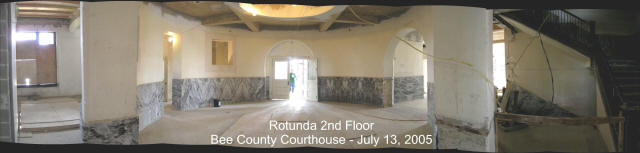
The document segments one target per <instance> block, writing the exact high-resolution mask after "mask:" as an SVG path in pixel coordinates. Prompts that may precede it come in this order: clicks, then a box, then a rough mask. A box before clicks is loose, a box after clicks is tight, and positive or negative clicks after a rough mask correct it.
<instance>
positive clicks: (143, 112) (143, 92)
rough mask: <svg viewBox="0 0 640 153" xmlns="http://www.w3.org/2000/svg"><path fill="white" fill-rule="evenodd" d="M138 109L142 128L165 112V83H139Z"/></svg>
mask: <svg viewBox="0 0 640 153" xmlns="http://www.w3.org/2000/svg"><path fill="white" fill-rule="evenodd" d="M137 92H138V93H137V95H136V97H137V100H136V104H137V109H138V118H139V119H140V126H139V127H140V130H142V129H144V127H146V126H147V125H149V124H151V123H153V122H155V121H157V120H158V119H160V118H161V117H162V115H163V114H164V83H163V82H152V83H145V84H141V85H138V87H137Z"/></svg>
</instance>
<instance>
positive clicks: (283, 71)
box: [274, 61, 289, 80]
mask: <svg viewBox="0 0 640 153" xmlns="http://www.w3.org/2000/svg"><path fill="white" fill-rule="evenodd" d="M274 69H275V72H274V73H275V76H274V78H275V79H276V80H285V79H288V78H289V77H288V76H287V75H288V74H287V73H288V71H287V69H289V62H286V61H285V62H275V65H274Z"/></svg>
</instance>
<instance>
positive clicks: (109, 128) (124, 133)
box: [82, 117, 139, 145]
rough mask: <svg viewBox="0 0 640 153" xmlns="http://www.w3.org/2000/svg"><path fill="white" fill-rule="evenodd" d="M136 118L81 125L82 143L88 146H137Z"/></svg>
mask: <svg viewBox="0 0 640 153" xmlns="http://www.w3.org/2000/svg"><path fill="white" fill-rule="evenodd" d="M138 131H139V129H138V117H131V118H127V119H122V120H114V121H108V122H102V123H90V124H83V125H82V141H84V142H85V143H90V144H118V145H130V144H138Z"/></svg>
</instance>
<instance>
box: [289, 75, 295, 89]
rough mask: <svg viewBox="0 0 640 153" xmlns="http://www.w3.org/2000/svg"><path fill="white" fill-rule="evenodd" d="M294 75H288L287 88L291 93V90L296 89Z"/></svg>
mask: <svg viewBox="0 0 640 153" xmlns="http://www.w3.org/2000/svg"><path fill="white" fill-rule="evenodd" d="M295 83H296V74H294V73H289V88H290V89H291V93H293V89H295V88H296V85H295Z"/></svg>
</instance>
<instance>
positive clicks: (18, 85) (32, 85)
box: [16, 31, 60, 88]
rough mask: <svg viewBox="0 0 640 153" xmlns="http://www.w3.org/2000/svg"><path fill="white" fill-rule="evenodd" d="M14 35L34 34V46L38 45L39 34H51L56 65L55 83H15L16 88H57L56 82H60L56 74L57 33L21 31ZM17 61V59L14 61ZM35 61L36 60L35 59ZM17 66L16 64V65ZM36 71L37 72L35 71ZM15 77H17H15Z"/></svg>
mask: <svg viewBox="0 0 640 153" xmlns="http://www.w3.org/2000/svg"><path fill="white" fill-rule="evenodd" d="M16 33H35V35H36V39H35V40H34V45H40V33H52V34H53V44H51V45H53V46H54V47H53V48H54V54H55V57H54V58H55V64H56V74H55V75H56V81H55V82H53V83H38V84H28V85H27V84H18V83H17V82H16V87H17V88H40V87H58V85H59V84H58V82H59V81H60V80H58V79H59V76H58V75H59V74H58V41H57V40H58V39H57V38H58V35H57V32H55V31H21V32H16ZM16 60H19V59H16ZM36 60H37V59H36ZM16 64H17V63H16ZM36 71H37V70H36ZM16 77H17V76H16ZM16 79H18V78H16Z"/></svg>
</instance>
